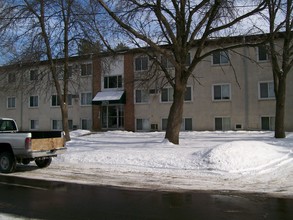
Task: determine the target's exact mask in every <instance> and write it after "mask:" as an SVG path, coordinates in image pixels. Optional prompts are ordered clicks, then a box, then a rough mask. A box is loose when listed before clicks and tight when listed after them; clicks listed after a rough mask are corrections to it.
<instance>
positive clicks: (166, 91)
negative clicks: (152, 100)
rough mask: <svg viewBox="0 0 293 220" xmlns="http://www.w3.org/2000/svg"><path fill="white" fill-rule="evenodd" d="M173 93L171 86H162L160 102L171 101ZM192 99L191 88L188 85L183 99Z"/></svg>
mask: <svg viewBox="0 0 293 220" xmlns="http://www.w3.org/2000/svg"><path fill="white" fill-rule="evenodd" d="M173 95H174V89H173V88H163V89H162V92H161V102H172V101H173ZM191 100H192V90H191V87H190V86H187V87H186V90H185V96H184V101H191Z"/></svg>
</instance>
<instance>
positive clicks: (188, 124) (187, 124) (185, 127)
mask: <svg viewBox="0 0 293 220" xmlns="http://www.w3.org/2000/svg"><path fill="white" fill-rule="evenodd" d="M181 131H192V118H184V119H183V121H182V124H181Z"/></svg>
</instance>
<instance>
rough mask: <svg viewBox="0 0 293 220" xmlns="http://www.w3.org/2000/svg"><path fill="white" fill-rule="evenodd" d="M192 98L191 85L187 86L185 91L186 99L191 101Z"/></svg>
mask: <svg viewBox="0 0 293 220" xmlns="http://www.w3.org/2000/svg"><path fill="white" fill-rule="evenodd" d="M191 100H192V92H191V87H190V86H187V87H186V91H185V97H184V101H191Z"/></svg>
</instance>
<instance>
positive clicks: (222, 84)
mask: <svg viewBox="0 0 293 220" xmlns="http://www.w3.org/2000/svg"><path fill="white" fill-rule="evenodd" d="M216 86H220V87H221V97H220V99H216V98H215V87H216ZM224 86H228V87H229V88H228V89H229V98H225V97H226V96H225V94H223V87H224ZM212 97H213V101H217V102H218V101H231V100H232V95H231V84H230V83H220V84H213V86H212Z"/></svg>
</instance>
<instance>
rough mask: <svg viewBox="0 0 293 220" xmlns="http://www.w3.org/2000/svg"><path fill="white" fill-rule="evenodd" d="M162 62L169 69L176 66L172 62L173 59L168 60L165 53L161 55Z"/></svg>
mask: <svg viewBox="0 0 293 220" xmlns="http://www.w3.org/2000/svg"><path fill="white" fill-rule="evenodd" d="M161 64H162V66H163V67H164V68H166V69H169V68H173V67H174V65H173V63H171V61H170V60H168V58H167V57H165V56H163V55H162V56H161Z"/></svg>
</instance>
